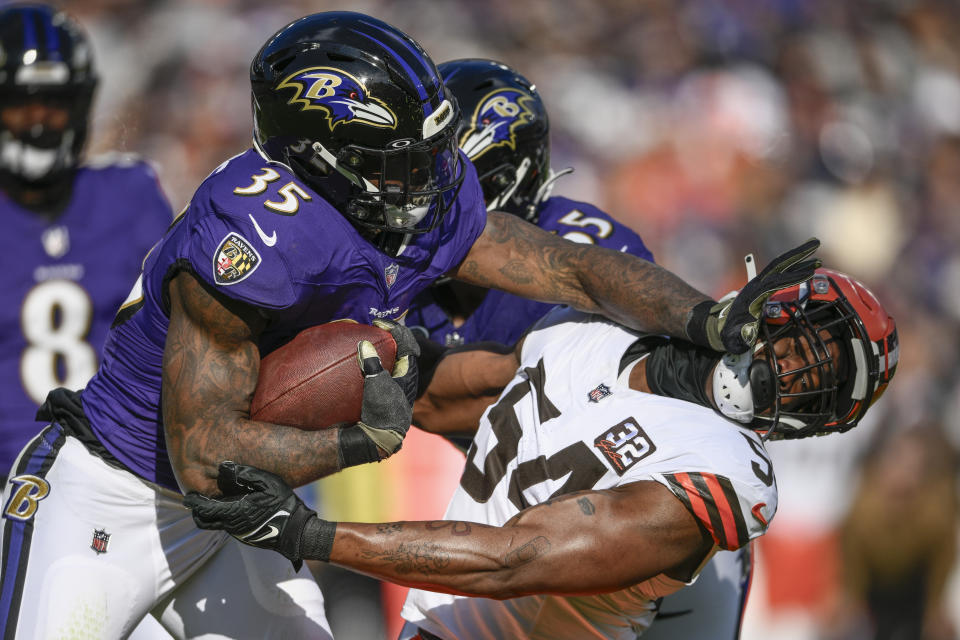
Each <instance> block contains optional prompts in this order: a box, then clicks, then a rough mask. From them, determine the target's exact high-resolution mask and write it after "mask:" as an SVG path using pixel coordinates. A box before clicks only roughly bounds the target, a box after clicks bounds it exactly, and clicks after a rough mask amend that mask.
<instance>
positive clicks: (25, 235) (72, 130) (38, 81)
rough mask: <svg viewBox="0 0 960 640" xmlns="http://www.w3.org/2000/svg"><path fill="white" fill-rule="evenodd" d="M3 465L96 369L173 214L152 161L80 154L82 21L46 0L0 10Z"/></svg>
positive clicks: (90, 85) (87, 96)
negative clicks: (38, 418) (50, 397)
mask: <svg viewBox="0 0 960 640" xmlns="http://www.w3.org/2000/svg"><path fill="white" fill-rule="evenodd" d="M0 50H2V52H3V55H2V59H0V89H2V93H0V220H2V224H3V225H4V233H3V234H0V262H2V265H3V273H4V277H3V279H2V280H0V301H2V303H3V304H2V306H0V434H2V437H0V473H2V475H3V477H4V478H6V474H7V472H8V471H9V469H10V468H11V466H12V465H13V462H14V459H15V458H16V456H17V454H18V453H19V452H20V450H21V449H22V448H23V446H24V445H25V444H26V443H27V441H29V440H30V438H32V437H33V436H35V435H36V433H37V431H38V430H39V426H40V425H39V424H37V423H36V422H34V415H35V414H36V412H37V407H39V406H40V404H41V403H42V402H43V401H44V399H45V398H46V396H47V392H49V391H50V390H51V389H53V388H55V387H60V386H63V387H69V388H72V389H79V388H81V387H83V385H84V384H86V382H87V380H88V379H89V378H90V377H91V376H92V375H93V374H94V372H96V370H97V363H98V354H99V351H100V349H101V347H102V346H103V341H104V339H105V338H106V335H107V330H108V329H109V327H110V324H111V323H112V322H113V318H114V315H115V314H116V311H117V309H118V308H120V305H121V303H123V301H124V299H125V298H126V297H127V294H128V293H129V292H130V284H131V282H132V279H133V278H135V277H136V275H137V274H138V273H139V272H140V269H141V264H142V262H143V259H144V258H145V257H146V255H147V251H149V249H150V247H151V246H153V244H154V243H155V242H156V241H157V240H159V239H160V237H161V236H162V235H163V233H164V231H165V230H166V229H167V227H168V226H169V225H170V222H171V221H172V220H173V214H172V212H171V210H170V205H169V204H168V203H167V200H166V198H165V197H164V195H163V193H162V192H161V190H160V186H159V184H158V182H157V177H156V175H155V174H154V172H153V170H152V168H151V167H150V166H149V165H147V164H146V163H145V162H143V161H141V160H139V159H137V158H135V157H133V156H129V155H121V154H108V155H104V156H98V157H95V158H91V159H89V160H87V161H86V162H83V157H82V151H83V147H84V142H85V141H86V139H87V130H88V124H89V120H90V108H91V103H92V101H93V95H94V90H95V89H96V86H97V73H96V68H95V66H94V59H93V51H92V49H91V46H90V43H89V41H88V39H87V37H86V35H85V34H84V33H83V31H82V29H81V27H80V26H79V25H78V24H77V23H76V21H74V20H73V19H72V18H70V17H69V16H67V15H65V14H64V13H61V12H60V11H58V10H57V9H55V8H54V7H52V6H49V5H45V4H18V5H8V6H6V7H3V11H2V13H0Z"/></svg>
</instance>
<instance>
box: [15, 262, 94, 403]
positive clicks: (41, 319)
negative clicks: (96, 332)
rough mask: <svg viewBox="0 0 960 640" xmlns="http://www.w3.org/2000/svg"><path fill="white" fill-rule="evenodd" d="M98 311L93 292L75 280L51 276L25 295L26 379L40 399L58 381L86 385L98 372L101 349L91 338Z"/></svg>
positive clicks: (34, 397)
mask: <svg viewBox="0 0 960 640" xmlns="http://www.w3.org/2000/svg"><path fill="white" fill-rule="evenodd" d="M92 314H93V303H92V302H91V300H90V296H89V295H88V294H87V292H86V291H85V290H84V289H83V287H81V286H80V285H78V284H77V283H75V282H72V281H70V280H48V281H46V282H43V283H41V284H39V285H37V286H36V287H34V288H33V289H31V290H30V292H29V293H28V294H27V296H26V298H24V300H23V307H22V308H21V310H20V326H21V327H22V329H23V337H24V338H26V341H27V347H26V348H25V349H24V350H23V355H22V356H21V358H20V380H21V382H22V384H23V388H24V390H25V391H26V392H27V395H29V396H30V398H31V399H32V400H33V401H34V402H36V403H37V404H41V403H43V401H44V400H45V399H46V397H47V392H48V391H50V390H51V389H53V388H55V387H67V388H69V389H79V388H81V387H83V386H84V385H85V384H86V383H87V381H88V380H89V379H90V377H91V376H93V374H94V373H95V372H96V370H97V353H96V351H95V350H94V348H93V347H92V346H90V343H88V342H87V341H86V339H87V334H88V333H89V331H90V323H91V320H92Z"/></svg>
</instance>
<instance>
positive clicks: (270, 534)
mask: <svg viewBox="0 0 960 640" xmlns="http://www.w3.org/2000/svg"><path fill="white" fill-rule="evenodd" d="M267 526H268V527H269V528H270V531H268V532H266V533H265V534H263V535H262V536H260V537H258V538H247V541H248V542H263V541H264V540H269V539H270V538H276V537H277V536H278V535H279V534H280V530H279V529H277V528H276V527H275V526H273V525H272V524H268V525H267Z"/></svg>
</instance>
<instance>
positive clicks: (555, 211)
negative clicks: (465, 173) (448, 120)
mask: <svg viewBox="0 0 960 640" xmlns="http://www.w3.org/2000/svg"><path fill="white" fill-rule="evenodd" d="M437 69H438V70H439V71H440V75H441V76H443V82H444V84H445V85H446V87H447V89H449V90H450V92H451V93H452V94H453V95H454V97H455V98H456V99H457V101H458V102H459V103H460V109H461V110H462V112H463V117H462V119H461V121H460V127H459V129H458V131H457V139H458V141H459V144H460V148H461V149H462V150H463V152H464V153H466V155H467V157H468V158H470V161H471V162H472V163H473V166H474V167H476V169H477V174H478V177H479V179H480V185H481V187H482V188H483V197H484V200H485V202H486V204H487V209H488V210H490V211H504V212H507V213H512V214H514V215H517V216H519V217H521V218H523V219H524V220H527V221H528V222H531V223H533V224H535V225H537V226H538V227H540V228H541V229H543V230H544V231H548V232H550V233H553V234H556V235H557V236H559V237H561V238H564V239H565V240H570V241H572V242H579V243H583V244H595V245H598V246H601V247H606V248H608V249H613V250H615V251H622V252H625V253H630V254H633V255H635V256H637V257H640V258H643V259H644V260H649V261H651V262H653V254H651V253H650V250H649V249H647V247H646V246H645V245H644V244H643V240H641V239H640V236H638V235H637V234H636V233H635V232H633V231H632V230H631V229H629V228H628V227H626V226H625V225H623V224H621V223H620V222H617V221H616V220H614V219H613V218H612V217H610V216H609V215H608V214H607V213H606V212H604V211H601V210H600V209H598V208H597V207H595V206H593V205H591V204H588V203H586V202H577V201H575V200H570V199H567V198H562V197H556V196H554V197H550V190H551V188H552V186H553V183H554V181H555V180H556V179H557V178H558V177H560V176H562V175H563V174H565V173H569V172H570V171H571V170H570V169H568V170H566V171H562V172H560V173H554V172H553V171H552V170H551V169H550V121H549V118H548V115H547V109H546V105H544V103H543V99H542V98H541V97H540V93H539V92H538V91H537V89H536V87H535V86H534V85H533V83H531V82H530V81H529V80H527V79H526V78H525V77H524V76H522V75H521V74H520V73H518V72H517V71H516V70H515V69H513V68H511V67H508V66H507V65H504V64H502V63H500V62H496V61H494V60H487V59H483V58H468V59H462V60H452V61H450V62H443V63H441V64H439V65H438V66H437ZM552 306H553V305H550V304H548V303H544V302H539V301H536V300H530V299H528V298H521V297H518V296H515V295H512V294H509V293H505V292H503V291H498V290H495V289H494V290H491V289H485V288H482V287H476V286H473V285H469V284H466V283H464V282H462V281H459V280H452V279H450V278H444V279H442V280H440V281H438V282H437V283H435V284H434V285H433V286H432V287H430V288H428V289H427V290H425V291H424V292H423V293H421V294H420V295H419V296H417V297H416V298H415V299H414V303H413V305H412V306H411V308H410V313H409V314H408V315H407V319H406V324H407V326H408V327H419V328H422V330H423V332H424V333H426V334H427V335H428V337H429V338H430V339H431V340H433V341H435V342H438V343H440V344H442V345H444V346H448V347H449V346H456V345H460V344H470V343H475V342H481V341H493V342H499V343H502V344H513V343H514V342H516V341H517V340H518V339H519V338H520V336H521V335H522V334H523V332H524V331H525V330H526V329H527V328H528V327H529V326H530V325H531V324H533V323H534V322H535V321H536V320H538V319H540V318H541V317H542V316H543V315H544V314H546V312H547V311H549V310H550V309H551V308H552Z"/></svg>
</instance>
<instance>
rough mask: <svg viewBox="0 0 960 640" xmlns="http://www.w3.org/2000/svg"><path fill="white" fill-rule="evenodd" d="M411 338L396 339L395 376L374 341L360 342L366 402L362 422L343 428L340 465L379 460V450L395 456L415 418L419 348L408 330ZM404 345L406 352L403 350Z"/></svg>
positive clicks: (364, 401)
mask: <svg viewBox="0 0 960 640" xmlns="http://www.w3.org/2000/svg"><path fill="white" fill-rule="evenodd" d="M405 333H406V336H409V338H410V339H409V341H407V340H406V337H402V338H401V340H402V342H403V346H402V347H401V342H400V341H398V342H397V363H396V365H395V366H394V369H393V371H394V376H393V377H391V375H390V374H389V373H387V372H386V371H384V369H383V364H381V362H380V356H378V355H377V349H376V348H375V347H374V346H373V343H371V342H369V341H367V340H361V341H360V342H359V343H357V358H358V360H359V362H360V369H361V371H363V404H362V405H361V406H360V422H358V423H357V424H355V425H353V426H352V427H344V428H342V429H340V449H339V452H340V468H341V469H344V468H346V467H352V466H354V465H358V464H365V463H367V462H377V461H379V460H380V450H383V451H384V452H386V453H387V455H393V454H394V453H396V452H397V451H399V450H400V447H401V445H403V438H404V437H405V436H406V435H407V431H408V430H409V429H410V422H411V420H413V399H414V398H415V397H416V395H417V371H416V356H417V355H418V354H419V352H420V349H419V347H417V343H416V340H414V339H413V335H412V334H410V332H409V331H406V332H405ZM401 348H402V349H403V351H402V352H401Z"/></svg>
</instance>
